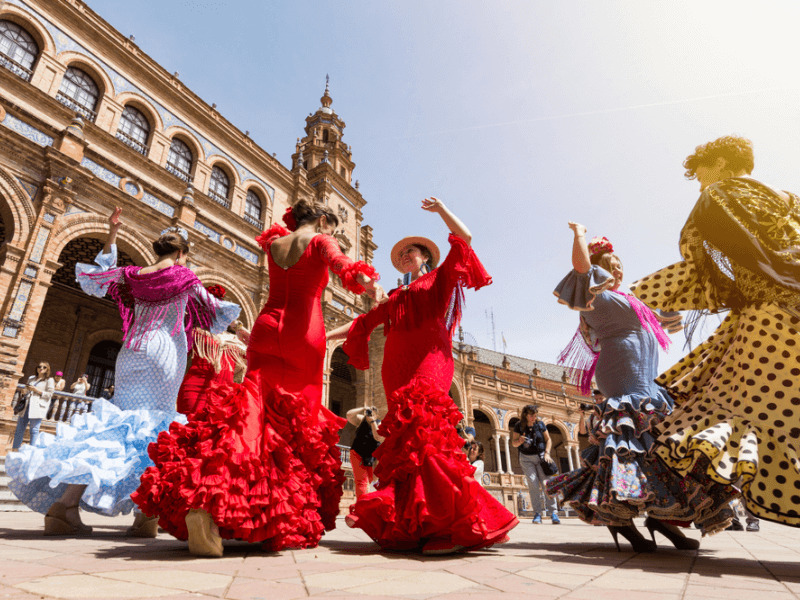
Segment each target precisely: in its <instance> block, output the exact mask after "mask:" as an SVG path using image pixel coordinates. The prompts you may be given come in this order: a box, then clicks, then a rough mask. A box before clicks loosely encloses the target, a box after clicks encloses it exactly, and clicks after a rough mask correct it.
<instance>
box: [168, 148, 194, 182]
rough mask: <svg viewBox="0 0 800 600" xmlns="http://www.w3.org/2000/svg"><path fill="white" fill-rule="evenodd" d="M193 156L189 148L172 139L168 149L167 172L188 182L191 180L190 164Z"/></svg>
mask: <svg viewBox="0 0 800 600" xmlns="http://www.w3.org/2000/svg"><path fill="white" fill-rule="evenodd" d="M193 161H194V156H193V155H192V151H191V150H189V146H187V145H186V144H185V143H183V142H182V141H180V140H179V139H178V138H172V144H171V145H170V147H169V156H168V157H167V171H169V172H170V173H172V174H173V175H176V176H178V177H180V178H181V179H183V180H184V181H189V180H191V178H192V162H193Z"/></svg>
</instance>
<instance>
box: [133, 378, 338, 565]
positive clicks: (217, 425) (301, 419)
mask: <svg viewBox="0 0 800 600" xmlns="http://www.w3.org/2000/svg"><path fill="white" fill-rule="evenodd" d="M259 379H260V378H259V377H258V372H257V371H256V372H251V373H249V374H248V376H247V377H246V378H245V381H244V383H242V384H230V383H226V384H219V385H216V386H214V387H212V388H211V389H209V390H208V392H207V393H206V395H207V403H206V411H205V413H204V414H203V415H202V416H201V418H199V419H198V420H196V421H193V422H190V423H188V424H187V425H185V426H184V425H180V426H176V425H173V426H172V427H171V428H170V431H169V432H168V433H167V432H165V433H163V434H161V435H160V436H159V438H158V442H157V443H156V444H153V445H152V446H151V448H150V456H151V458H152V459H153V461H154V463H155V466H154V467H151V468H149V469H147V471H145V473H144V475H143V476H142V483H141V486H140V487H139V489H138V490H137V491H136V492H135V493H134V494H133V499H134V501H135V502H136V503H137V504H139V506H140V507H141V509H142V511H143V512H144V513H145V514H148V515H158V516H159V517H160V519H159V524H160V525H161V527H163V528H164V529H166V530H167V531H168V532H169V533H170V534H172V535H174V536H175V537H177V538H178V539H186V537H187V531H186V524H185V516H186V514H187V512H188V511H189V510H191V509H201V510H205V511H206V512H208V513H209V514H210V515H211V517H212V519H213V520H214V522H215V523H216V524H217V526H218V527H219V530H220V535H221V536H222V537H223V538H228V539H231V538H238V539H242V540H245V541H248V542H251V543H255V542H263V543H264V545H265V547H266V548H268V549H269V550H273V551H278V550H283V549H287V548H306V547H310V546H316V545H317V544H318V543H319V540H320V538H321V536H322V534H323V532H324V531H325V530H326V529H332V528H333V527H334V525H335V519H336V516H337V515H338V512H339V500H340V497H341V494H342V483H343V481H344V472H343V471H342V470H341V462H340V456H339V448H338V447H337V445H336V444H337V443H338V430H339V429H340V428H341V427H342V426H343V420H342V419H340V418H339V417H336V416H335V415H333V414H332V413H329V411H325V409H321V412H320V415H319V416H318V415H313V418H312V415H310V414H309V411H308V409H307V408H306V404H307V402H306V399H305V398H298V397H297V396H296V395H294V394H290V393H288V392H286V391H284V390H282V389H280V388H272V389H270V390H269V391H268V392H266V396H265V393H264V392H262V391H261V390H262V388H261V385H260V381H259ZM315 422H316V423H317V424H316V425H314V424H313V423H315Z"/></svg>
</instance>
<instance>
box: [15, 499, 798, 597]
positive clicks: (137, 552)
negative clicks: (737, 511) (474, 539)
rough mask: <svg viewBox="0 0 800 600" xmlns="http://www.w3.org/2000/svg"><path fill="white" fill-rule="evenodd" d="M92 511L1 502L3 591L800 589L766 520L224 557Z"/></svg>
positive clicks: (345, 593)
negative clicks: (55, 521) (57, 529)
mask: <svg viewBox="0 0 800 600" xmlns="http://www.w3.org/2000/svg"><path fill="white" fill-rule="evenodd" d="M85 520H86V522H87V523H88V524H90V525H93V526H94V527H95V535H94V536H93V537H90V538H44V537H42V536H41V529H40V528H41V523H42V517H41V515H38V514H35V513H0V598H14V599H20V600H23V599H26V600H27V599H41V598H47V599H49V598H70V599H73V598H75V599H80V598H94V599H98V598H99V599H103V600H111V599H114V598H158V599H162V600H184V599H189V598H193V599H205V598H231V599H237V600H261V599H263V600H283V599H290V598H306V597H314V598H317V597H319V598H327V599H334V598H342V599H344V598H347V599H367V598H409V599H420V600H422V599H426V600H427V599H429V598H430V599H436V600H440V599H441V600H444V599H453V600H484V599H486V600H493V599H501V598H502V599H509V598H518V599H519V600H539V599H544V598H547V599H555V598H559V599H564V600H568V599H569V600H605V599H607V598H608V599H611V598H613V599H614V600H639V599H647V600H672V599H692V600H694V599H697V600H701V599H702V600H705V599H709V600H714V599H717V598H719V599H722V600H736V599H738V598H743V599H747V600H761V599H768V600H784V599H785V600H789V599H800V530H799V529H792V528H789V527H782V526H779V525H774V524H771V523H763V522H762V526H761V532H760V533H747V532H735V533H734V532H731V533H728V532H724V533H721V534H719V535H716V536H714V537H711V538H706V539H704V540H703V543H702V546H701V548H700V550H699V551H692V552H680V551H677V550H675V549H673V548H672V547H671V546H668V542H667V541H666V540H665V539H663V538H657V541H658V542H659V545H660V546H659V551H658V552H656V553H654V554H634V553H632V552H628V551H625V549H626V548H629V546H623V552H619V553H618V552H617V551H616V548H615V547H614V544H613V542H612V540H611V536H610V535H609V534H608V532H607V531H606V530H605V529H602V528H597V527H590V526H588V525H584V524H582V523H580V522H577V521H574V520H571V521H564V522H563V523H562V524H561V525H558V526H555V525H551V524H549V523H547V522H546V523H545V524H544V525H537V526H534V525H532V524H530V523H523V524H521V525H520V526H519V527H517V528H516V529H515V530H514V531H512V532H511V542H510V543H508V544H504V545H502V546H500V547H498V548H497V549H491V550H487V551H482V552H476V553H471V554H467V555H460V556H450V557H438V558H430V557H422V556H418V555H404V554H389V553H385V554H382V553H380V552H379V551H378V548H377V547H376V546H375V545H374V544H372V543H371V542H370V541H369V540H368V539H367V538H366V536H365V535H364V534H363V533H361V532H360V531H356V530H350V529H347V528H346V527H345V526H344V523H343V521H340V526H339V527H338V528H337V529H336V530H335V531H333V532H331V533H329V534H327V535H326V536H325V538H323V542H322V545H321V546H320V547H319V548H316V549H313V550H302V551H295V552H282V553H279V554H268V553H263V552H261V551H260V550H259V548H258V547H257V546H249V545H245V544H241V543H236V542H232V543H229V544H227V545H226V549H225V557H224V558H221V559H197V558H193V557H192V556H191V555H190V554H189V553H188V552H187V550H186V545H185V544H184V543H182V542H179V541H177V540H175V539H173V538H172V537H170V536H168V535H166V534H159V536H158V538H156V539H154V540H137V539H126V538H125V537H123V532H124V530H125V527H127V525H128V524H129V521H130V517H126V518H116V519H104V518H103V517H98V516H96V515H88V516H86V519H85ZM689 535H691V536H698V535H699V534H698V532H696V531H691V532H690V533H689ZM620 543H623V542H622V541H620ZM662 544H663V545H662Z"/></svg>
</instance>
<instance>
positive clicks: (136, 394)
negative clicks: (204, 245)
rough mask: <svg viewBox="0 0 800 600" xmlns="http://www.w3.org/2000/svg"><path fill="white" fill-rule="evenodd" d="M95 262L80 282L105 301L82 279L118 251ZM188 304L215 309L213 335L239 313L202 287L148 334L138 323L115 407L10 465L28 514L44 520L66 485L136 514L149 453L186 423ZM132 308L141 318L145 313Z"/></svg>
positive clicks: (92, 506) (83, 269)
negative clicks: (181, 408)
mask: <svg viewBox="0 0 800 600" xmlns="http://www.w3.org/2000/svg"><path fill="white" fill-rule="evenodd" d="M95 262H96V263H97V265H98V266H94V265H86V264H80V263H79V264H78V265H77V267H76V272H77V273H79V275H78V277H77V280H78V283H79V284H80V285H81V288H82V289H83V291H84V292H86V293H88V294H90V295H93V296H98V297H102V296H104V295H105V293H106V287H102V286H100V285H98V283H97V282H96V281H94V280H92V279H91V278H89V277H86V276H82V275H80V273H89V274H95V273H101V272H108V271H110V270H112V269H114V268H115V267H116V262H117V251H116V247H115V246H112V251H111V252H110V253H109V254H103V253H102V252H101V253H100V254H99V255H98V256H97V258H96V259H95ZM120 271H121V270H120ZM120 276H121V274H120ZM190 298H194V299H195V300H196V301H197V302H198V304H199V305H200V306H205V307H209V306H213V305H214V304H216V311H215V317H214V320H213V324H212V326H211V332H212V333H221V332H222V331H224V330H225V328H226V327H227V325H228V324H229V323H231V322H232V321H233V320H234V319H235V318H236V317H238V316H239V312H240V310H241V309H240V307H239V306H238V305H237V304H233V303H232V302H225V301H219V300H216V299H215V298H214V299H211V297H210V296H209V294H208V292H207V291H206V290H205V288H204V287H203V286H202V285H201V284H200V283H197V284H196V285H194V286H192V287H190V288H188V289H187V290H186V291H185V292H184V293H183V294H182V295H181V297H180V298H178V299H177V300H178V301H177V302H172V303H171V304H170V305H169V309H168V310H167V313H166V315H165V317H164V318H163V320H161V322H160V325H159V326H158V327H157V328H156V329H152V328H151V329H150V330H147V322H146V319H142V320H141V325H140V326H139V325H137V321H136V320H135V321H134V325H133V328H132V330H131V331H130V332H129V336H130V337H131V339H134V340H137V339H138V340H140V341H139V343H138V344H125V345H123V347H122V349H121V350H120V353H119V356H118V357H117V365H116V374H115V392H114V399H113V401H109V400H103V399H100V398H98V399H97V400H95V401H94V403H93V406H92V411H91V412H87V413H84V414H76V415H75V416H73V417H72V420H71V422H70V423H69V424H66V423H58V429H57V432H56V435H52V434H47V433H44V434H41V435H40V436H39V439H38V440H37V442H36V445H35V446H32V445H24V446H23V447H22V448H21V449H20V451H19V452H14V453H11V454H9V455H8V457H7V458H6V471H7V472H8V475H9V477H10V479H11V481H10V482H9V484H8V485H9V488H10V489H11V491H13V492H14V494H15V495H16V496H17V498H19V499H20V500H21V501H22V502H23V503H24V504H26V505H27V506H28V507H29V508H31V509H33V510H35V511H37V512H40V513H46V512H47V511H48V510H49V509H50V507H51V506H52V504H53V503H54V502H56V501H57V500H58V499H59V498H60V497H61V495H62V494H63V493H64V490H65V489H66V486H67V485H69V484H78V485H86V486H87V487H86V491H85V492H84V494H83V497H82V499H81V508H83V509H85V510H88V511H91V512H95V513H99V514H103V515H108V516H114V515H118V514H125V513H129V512H130V511H131V510H132V509H133V508H134V504H133V501H132V500H131V499H130V495H131V493H132V492H133V491H134V490H136V488H137V487H138V486H139V478H140V476H141V474H142V473H143V472H144V470H145V469H146V468H147V467H149V466H151V465H152V464H153V462H152V461H151V460H150V457H149V456H148V455H147V446H148V445H149V444H150V443H151V442H154V441H155V440H156V437H157V436H158V434H159V432H161V431H164V430H166V429H168V428H169V425H170V423H171V422H172V421H181V422H185V417H184V416H183V415H181V414H179V413H177V412H176V410H175V403H176V400H177V397H178V389H179V388H180V384H181V380H182V379H183V374H184V371H185V369H186V358H187V340H186V334H185V332H184V328H183V319H184V314H185V312H186V306H187V304H188V302H189V299H190ZM135 302H136V305H135V311H136V316H137V317H138V316H139V314H140V312H141V311H142V310H144V308H143V306H142V305H141V304H140V303H139V301H138V300H136V301H135ZM129 346H130V347H129Z"/></svg>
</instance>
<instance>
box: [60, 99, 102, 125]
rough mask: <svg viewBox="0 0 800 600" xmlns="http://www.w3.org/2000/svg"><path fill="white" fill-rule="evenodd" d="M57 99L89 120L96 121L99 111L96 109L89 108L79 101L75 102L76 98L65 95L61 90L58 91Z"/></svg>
mask: <svg viewBox="0 0 800 600" xmlns="http://www.w3.org/2000/svg"><path fill="white" fill-rule="evenodd" d="M56 100H58V101H59V102H61V104H63V105H64V106H66V107H67V108H71V109H72V110H74V111H75V112H76V113H78V114H79V115H80V116H82V117H83V118H84V119H86V120H87V121H91V122H93V123H94V120H95V118H96V117H97V113H96V112H95V111H93V110H89V109H88V108H86V107H85V106H83V105H81V104H78V103H77V102H75V100H73V99H72V98H70V97H69V96H65V95H64V94H62V93H61V92H58V93H57V94H56Z"/></svg>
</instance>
